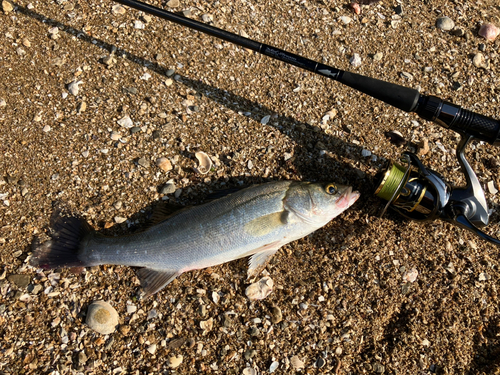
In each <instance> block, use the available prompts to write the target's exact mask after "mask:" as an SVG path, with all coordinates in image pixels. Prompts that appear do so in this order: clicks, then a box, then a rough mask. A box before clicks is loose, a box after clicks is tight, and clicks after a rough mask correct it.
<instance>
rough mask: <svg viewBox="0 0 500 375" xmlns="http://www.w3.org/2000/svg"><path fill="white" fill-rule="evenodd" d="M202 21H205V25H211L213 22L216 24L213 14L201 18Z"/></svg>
mask: <svg viewBox="0 0 500 375" xmlns="http://www.w3.org/2000/svg"><path fill="white" fill-rule="evenodd" d="M201 19H202V20H203V22H205V23H211V22H214V16H213V15H211V14H208V13H207V14H204V15H203V16H201Z"/></svg>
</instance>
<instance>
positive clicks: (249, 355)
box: [244, 349, 257, 361]
mask: <svg viewBox="0 0 500 375" xmlns="http://www.w3.org/2000/svg"><path fill="white" fill-rule="evenodd" d="M256 355H257V350H254V349H248V350H246V351H245V354H244V356H245V359H246V360H247V361H248V360H250V359H252V358H253V357H255V356H256Z"/></svg>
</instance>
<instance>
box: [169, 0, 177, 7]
mask: <svg viewBox="0 0 500 375" xmlns="http://www.w3.org/2000/svg"><path fill="white" fill-rule="evenodd" d="M179 5H180V3H179V0H170V1H169V2H168V3H167V6H168V7H170V8H177V7H178V6H179Z"/></svg>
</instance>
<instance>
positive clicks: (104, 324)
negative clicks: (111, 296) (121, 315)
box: [85, 301, 118, 335]
mask: <svg viewBox="0 0 500 375" xmlns="http://www.w3.org/2000/svg"><path fill="white" fill-rule="evenodd" d="M85 322H86V323H87V325H88V326H89V327H90V328H92V329H93V330H94V331H96V332H99V333H101V334H103V335H107V334H110V333H113V332H114V331H115V328H116V326H117V325H118V313H117V312H116V310H115V309H114V308H113V306H111V305H110V304H109V303H107V302H104V301H96V302H93V303H92V304H91V305H90V306H89V308H88V310H87V319H86V321H85Z"/></svg>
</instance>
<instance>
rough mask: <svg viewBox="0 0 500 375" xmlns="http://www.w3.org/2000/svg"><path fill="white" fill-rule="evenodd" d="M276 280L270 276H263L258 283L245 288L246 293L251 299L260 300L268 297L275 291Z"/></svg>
mask: <svg viewBox="0 0 500 375" xmlns="http://www.w3.org/2000/svg"><path fill="white" fill-rule="evenodd" d="M273 286H274V281H273V280H272V279H271V278H270V277H269V276H266V277H263V278H262V279H260V280H259V281H257V282H256V283H253V284H250V285H249V286H248V288H247V289H246V290H245V294H246V296H247V297H248V299H250V300H260V299H264V298H266V297H267V296H268V295H269V294H271V292H272V291H273Z"/></svg>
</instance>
